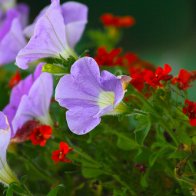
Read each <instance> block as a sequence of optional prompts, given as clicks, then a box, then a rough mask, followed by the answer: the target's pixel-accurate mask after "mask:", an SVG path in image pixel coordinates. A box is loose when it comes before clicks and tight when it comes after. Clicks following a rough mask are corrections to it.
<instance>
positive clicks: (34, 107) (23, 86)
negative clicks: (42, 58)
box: [3, 65, 53, 137]
mask: <svg viewBox="0 0 196 196" xmlns="http://www.w3.org/2000/svg"><path fill="white" fill-rule="evenodd" d="M41 68H42V66H41V65H40V66H38V67H37V69H36V71H35V73H34V74H32V75H30V76H28V77H27V78H25V79H24V80H22V81H20V82H19V84H17V85H16V86H15V87H14V88H13V89H12V92H11V97H10V103H9V104H8V105H7V106H6V107H5V108H4V110H3V111H4V113H5V114H6V116H7V117H8V121H9V123H10V125H11V127H12V137H14V136H15V135H16V132H17V131H18V130H19V129H20V128H21V127H22V126H23V125H24V124H25V123H26V122H27V121H29V120H33V119H37V120H39V121H40V122H42V123H43V124H50V116H49V112H48V111H49V105H50V100H51V97H52V92H53V80H52V76H51V75H50V74H47V73H41Z"/></svg>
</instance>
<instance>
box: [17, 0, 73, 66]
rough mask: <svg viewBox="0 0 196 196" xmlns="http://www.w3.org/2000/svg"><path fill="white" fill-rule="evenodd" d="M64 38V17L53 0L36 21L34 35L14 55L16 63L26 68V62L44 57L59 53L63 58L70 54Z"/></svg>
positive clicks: (57, 55)
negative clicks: (15, 55) (16, 54)
mask: <svg viewBox="0 0 196 196" xmlns="http://www.w3.org/2000/svg"><path fill="white" fill-rule="evenodd" d="M68 51H69V46H68V43H67V40H66V33H65V27H64V19H63V16H62V14H61V8H60V5H59V4H58V3H57V2H56V1H54V2H53V3H52V4H51V6H50V7H49V8H48V9H47V11H46V13H45V14H44V15H43V16H42V17H41V18H40V19H39V20H38V21H37V23H36V25H35V30H34V35H33V36H32V38H31V39H30V41H29V43H28V44H27V45H26V47H25V48H24V49H22V50H21V51H20V52H19V54H18V56H17V57H16V64H17V65H18V67H20V68H22V69H27V68H28V64H30V63H32V62H34V61H37V60H39V59H42V58H45V57H51V56H56V57H59V55H60V54H61V55H62V56H64V57H65V58H67V57H68V56H70V54H69V53H68Z"/></svg>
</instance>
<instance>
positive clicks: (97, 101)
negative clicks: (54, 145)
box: [55, 57, 125, 135]
mask: <svg viewBox="0 0 196 196" xmlns="http://www.w3.org/2000/svg"><path fill="white" fill-rule="evenodd" d="M124 92H125V91H124V89H123V86H122V83H121V79H119V78H118V77H116V76H115V75H113V74H111V73H109V72H108V71H102V72H101V74H100V71H99V67H98V65H97V63H96V62H95V60H94V59H93V58H90V57H84V58H81V59H79V60H78V61H76V62H75V63H74V64H73V65H72V68H71V74H69V75H65V76H64V77H62V78H61V79H60V81H59V83H58V85H57V87H56V93H55V99H56V101H58V102H59V104H60V105H61V106H62V107H65V108H67V109H68V111H67V112H66V119H67V122H68V126H69V128H70V130H71V131H72V132H74V133H76V134H78V135H82V134H86V133H88V132H89V131H91V130H92V129H94V128H95V127H96V126H97V125H98V124H99V123H100V121H101V118H100V117H101V116H103V115H106V114H112V113H113V114H117V113H120V112H123V111H120V110H121V109H122V108H120V107H119V106H120V105H121V101H122V99H123V97H124Z"/></svg>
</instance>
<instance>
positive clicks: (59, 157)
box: [52, 142, 73, 163]
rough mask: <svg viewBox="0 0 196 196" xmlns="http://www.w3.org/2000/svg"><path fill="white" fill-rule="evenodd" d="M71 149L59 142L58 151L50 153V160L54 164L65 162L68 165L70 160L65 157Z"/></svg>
mask: <svg viewBox="0 0 196 196" xmlns="http://www.w3.org/2000/svg"><path fill="white" fill-rule="evenodd" d="M72 150H73V148H70V147H69V145H68V144H67V143H65V142H60V144H59V149H58V150H55V151H54V152H53V153H52V160H53V161H54V162H55V163H58V162H65V163H70V162H71V160H70V159H68V158H67V157H66V155H67V154H68V153H69V152H70V151H72Z"/></svg>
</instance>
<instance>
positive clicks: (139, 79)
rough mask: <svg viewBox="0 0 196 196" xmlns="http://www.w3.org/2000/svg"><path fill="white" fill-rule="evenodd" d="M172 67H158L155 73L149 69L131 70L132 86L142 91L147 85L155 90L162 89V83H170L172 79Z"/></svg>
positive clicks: (132, 68)
mask: <svg viewBox="0 0 196 196" xmlns="http://www.w3.org/2000/svg"><path fill="white" fill-rule="evenodd" d="M171 70H172V69H171V67H170V66H169V65H168V64H165V65H164V68H162V67H158V68H157V69H156V70H155V71H154V72H153V71H152V70H149V69H143V68H141V67H138V68H135V67H131V68H130V70H129V71H130V76H131V78H132V80H131V84H132V85H133V86H134V87H135V88H136V89H137V90H138V91H142V90H143V89H144V87H145V84H147V85H148V86H151V87H153V88H157V87H162V86H163V84H162V83H161V82H162V81H168V80H170V79H171V78H172V76H171V75H169V73H170V72H171Z"/></svg>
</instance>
